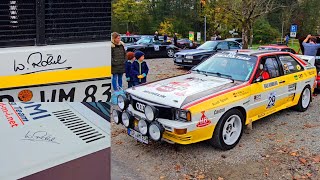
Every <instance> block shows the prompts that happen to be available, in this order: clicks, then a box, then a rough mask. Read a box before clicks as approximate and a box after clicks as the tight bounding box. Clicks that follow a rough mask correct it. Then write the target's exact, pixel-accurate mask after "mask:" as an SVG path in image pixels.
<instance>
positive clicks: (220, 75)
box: [207, 72, 234, 83]
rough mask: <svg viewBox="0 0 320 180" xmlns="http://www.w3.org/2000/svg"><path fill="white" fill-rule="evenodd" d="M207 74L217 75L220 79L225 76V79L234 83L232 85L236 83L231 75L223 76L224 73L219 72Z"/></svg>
mask: <svg viewBox="0 0 320 180" xmlns="http://www.w3.org/2000/svg"><path fill="white" fill-rule="evenodd" d="M207 73H209V74H216V75H217V76H219V77H222V76H224V77H226V78H227V79H230V80H231V81H232V83H234V79H233V78H232V76H231V75H229V74H223V73H219V72H207Z"/></svg>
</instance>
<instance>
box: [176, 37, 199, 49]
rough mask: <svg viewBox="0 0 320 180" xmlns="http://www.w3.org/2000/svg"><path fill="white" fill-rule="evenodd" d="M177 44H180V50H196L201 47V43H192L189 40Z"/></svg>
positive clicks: (182, 40)
mask: <svg viewBox="0 0 320 180" xmlns="http://www.w3.org/2000/svg"><path fill="white" fill-rule="evenodd" d="M177 42H178V48H181V49H195V48H197V47H199V46H200V44H199V43H197V42H195V41H191V40H190V39H187V38H184V39H179V40H178V41H177Z"/></svg>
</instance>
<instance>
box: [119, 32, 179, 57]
mask: <svg viewBox="0 0 320 180" xmlns="http://www.w3.org/2000/svg"><path fill="white" fill-rule="evenodd" d="M125 48H126V50H127V51H131V52H135V51H136V50H139V51H142V52H143V53H145V57H146V58H153V57H171V58H172V57H173V56H174V54H175V53H176V52H178V51H179V48H178V47H176V46H174V45H173V44H171V43H170V42H163V41H161V40H160V41H155V40H154V39H153V37H150V36H147V37H146V36H145V37H143V38H141V39H140V40H139V41H137V42H135V43H134V44H132V45H128V46H126V47H125Z"/></svg>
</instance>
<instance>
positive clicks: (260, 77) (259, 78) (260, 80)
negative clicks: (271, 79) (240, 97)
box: [254, 76, 263, 83]
mask: <svg viewBox="0 0 320 180" xmlns="http://www.w3.org/2000/svg"><path fill="white" fill-rule="evenodd" d="M262 81H263V77H262V76H259V77H258V78H257V79H255V80H254V82H255V83H258V82H262Z"/></svg>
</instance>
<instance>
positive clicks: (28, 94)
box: [18, 90, 33, 102]
mask: <svg viewBox="0 0 320 180" xmlns="http://www.w3.org/2000/svg"><path fill="white" fill-rule="evenodd" d="M32 97H33V93H32V91H30V90H22V91H20V92H19V94H18V99H19V100H20V101H22V102H28V101H30V100H31V99H32Z"/></svg>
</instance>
